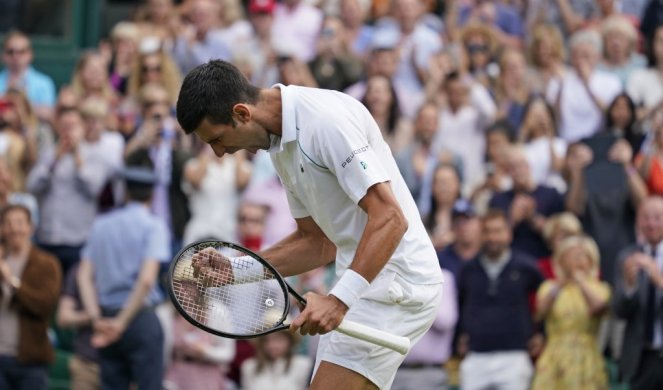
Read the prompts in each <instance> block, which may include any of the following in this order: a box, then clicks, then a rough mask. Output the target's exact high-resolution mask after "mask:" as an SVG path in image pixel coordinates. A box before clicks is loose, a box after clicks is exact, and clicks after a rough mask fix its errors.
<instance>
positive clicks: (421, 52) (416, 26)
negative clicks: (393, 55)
mask: <svg viewBox="0 0 663 390" xmlns="http://www.w3.org/2000/svg"><path fill="white" fill-rule="evenodd" d="M391 7H392V9H391V13H392V16H393V20H389V19H386V18H384V19H383V20H380V21H378V23H377V29H376V30H375V35H374V37H375V38H378V37H379V36H380V35H387V36H389V35H393V36H394V38H395V39H396V42H398V43H397V50H398V57H399V62H398V67H397V68H396V73H395V74H394V78H393V80H394V83H395V84H398V85H399V88H402V89H401V92H402V93H403V94H404V95H405V96H404V97H403V99H404V100H403V103H406V105H404V106H403V114H404V115H405V116H406V117H407V118H412V117H414V114H415V112H416V110H417V108H418V107H419V105H420V104H421V102H422V101H423V99H424V83H423V80H424V79H425V78H426V77H427V74H428V71H429V66H430V60H431V58H432V56H433V55H434V54H435V53H437V52H438V51H440V50H441V49H442V40H441V38H440V35H439V34H438V33H437V32H436V31H434V30H433V29H431V28H430V27H429V26H428V25H427V24H426V23H425V22H424V18H423V16H424V11H425V9H424V2H423V1H422V0H397V1H394V2H392V3H391ZM399 97H401V96H399Z"/></svg>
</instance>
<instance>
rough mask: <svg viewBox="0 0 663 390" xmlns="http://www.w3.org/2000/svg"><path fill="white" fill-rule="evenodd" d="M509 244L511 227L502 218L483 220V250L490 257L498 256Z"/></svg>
mask: <svg viewBox="0 0 663 390" xmlns="http://www.w3.org/2000/svg"><path fill="white" fill-rule="evenodd" d="M510 245H511V228H510V227H509V225H508V224H507V222H506V220H504V219H503V218H490V219H487V220H485V221H484V222H483V250H484V252H485V253H486V254H487V255H488V256H489V257H492V258H495V257H499V256H500V255H502V254H503V253H504V251H505V250H507V249H508V248H509V246H510Z"/></svg>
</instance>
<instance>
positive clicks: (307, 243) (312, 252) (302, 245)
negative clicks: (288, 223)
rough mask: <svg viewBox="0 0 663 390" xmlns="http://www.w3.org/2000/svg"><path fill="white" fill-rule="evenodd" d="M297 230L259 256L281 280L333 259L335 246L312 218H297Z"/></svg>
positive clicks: (325, 263)
mask: <svg viewBox="0 0 663 390" xmlns="http://www.w3.org/2000/svg"><path fill="white" fill-rule="evenodd" d="M295 222H297V229H296V230H295V231H294V232H293V233H292V234H290V235H289V236H287V237H286V238H284V239H283V240H281V241H279V242H278V243H276V244H274V245H273V246H272V247H271V248H269V249H266V250H265V251H262V252H260V255H261V256H262V257H264V258H265V259H267V260H268V261H269V263H270V264H271V265H273V266H274V267H275V268H276V270H277V271H278V272H279V273H280V274H281V275H283V276H293V275H299V274H303V273H304V272H307V271H310V270H312V269H315V268H318V267H320V266H323V265H327V264H329V263H331V262H332V261H334V259H335V258H336V245H334V243H333V242H331V241H330V240H329V238H327V236H326V235H325V233H324V232H323V231H322V230H321V229H320V227H319V226H318V225H317V224H316V223H315V221H314V220H313V218H311V217H305V218H297V219H296V220H295Z"/></svg>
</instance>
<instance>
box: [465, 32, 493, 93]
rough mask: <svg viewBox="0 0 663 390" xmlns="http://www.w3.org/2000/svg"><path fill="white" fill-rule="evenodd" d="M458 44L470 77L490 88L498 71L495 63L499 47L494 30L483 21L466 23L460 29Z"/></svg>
mask: <svg viewBox="0 0 663 390" xmlns="http://www.w3.org/2000/svg"><path fill="white" fill-rule="evenodd" d="M460 44H461V47H462V48H463V52H464V56H465V58H467V71H468V72H469V74H470V76H472V79H473V80H475V81H477V82H478V83H480V84H481V85H483V86H484V88H487V89H491V88H492V87H493V85H494V84H495V79H496V78H497V75H498V73H499V66H498V65H497V64H496V63H495V60H496V57H497V52H498V49H499V46H498V45H499V42H498V41H497V37H496V36H495V32H494V31H493V30H492V29H491V28H490V27H488V26H486V25H485V24H483V23H479V22H475V23H472V24H468V25H467V26H465V27H464V28H463V29H462V30H461V33H460Z"/></svg>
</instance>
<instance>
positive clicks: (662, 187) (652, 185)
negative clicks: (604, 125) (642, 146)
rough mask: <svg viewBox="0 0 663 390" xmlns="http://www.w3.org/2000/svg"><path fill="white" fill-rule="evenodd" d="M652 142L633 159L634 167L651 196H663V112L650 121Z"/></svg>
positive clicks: (659, 112) (657, 113)
mask: <svg viewBox="0 0 663 390" xmlns="http://www.w3.org/2000/svg"><path fill="white" fill-rule="evenodd" d="M651 126H652V135H653V137H652V142H651V144H650V145H649V147H648V148H647V149H646V150H644V151H642V152H641V153H640V154H638V156H637V157H636V158H635V166H636V167H637V168H638V172H640V176H642V178H643V179H644V181H645V183H646V185H647V189H648V190H649V193H651V194H658V195H663V111H660V110H659V111H657V112H656V113H654V116H653V118H652V120H651Z"/></svg>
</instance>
